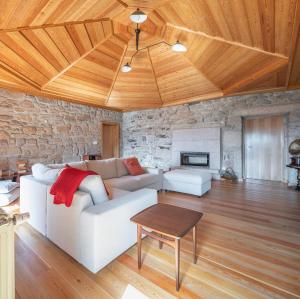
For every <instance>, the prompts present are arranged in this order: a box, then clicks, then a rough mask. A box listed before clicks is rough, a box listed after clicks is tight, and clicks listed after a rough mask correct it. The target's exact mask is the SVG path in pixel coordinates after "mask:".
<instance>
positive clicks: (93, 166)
mask: <svg viewBox="0 0 300 299" xmlns="http://www.w3.org/2000/svg"><path fill="white" fill-rule="evenodd" d="M86 163H87V167H88V170H93V171H95V172H97V173H98V174H99V175H101V177H102V179H103V180H107V179H111V178H116V177H117V166H116V159H115V158H112V159H106V160H90V161H87V162H86Z"/></svg>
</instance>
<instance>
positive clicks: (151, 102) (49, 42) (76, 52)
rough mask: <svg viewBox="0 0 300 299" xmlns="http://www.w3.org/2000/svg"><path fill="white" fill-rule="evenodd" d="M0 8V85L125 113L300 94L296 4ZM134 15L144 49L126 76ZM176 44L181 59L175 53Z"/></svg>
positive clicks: (33, 2)
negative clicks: (255, 95)
mask: <svg viewBox="0 0 300 299" xmlns="http://www.w3.org/2000/svg"><path fill="white" fill-rule="evenodd" d="M0 7H1V14H0V86H1V87H5V86H6V87H8V88H14V89H16V90H18V89H19V90H22V91H25V92H29V93H30V92H32V93H33V94H42V95H45V94H46V95H49V96H53V97H58V98H63V99H65V98H67V99H71V100H74V101H76V102H84V103H87V104H93V105H98V106H101V107H102V106H106V107H108V108H120V109H122V110H132V109H139V108H151V107H161V106H168V105H173V104H179V103H186V102H192V101H199V100H205V99H210V98H216V97H220V96H222V95H223V94H226V95H229V94H240V93H247V92H253V91H262V90H266V91H271V90H281V89H288V88H300V59H299V57H300V40H299V39H300V38H299V32H300V1H299V0H255V1H249V0H232V1H228V0H224V1H220V0H210V1H207V0H185V1H182V0H154V1H152V0H151V1H150V0H101V1H99V0H84V1H83V0H55V1H54V0H0ZM137 8H140V9H141V10H142V11H144V12H145V13H146V14H147V16H148V18H147V21H146V22H145V23H143V24H141V25H140V29H141V34H140V44H139V46H140V49H141V48H144V47H149V48H148V49H143V50H141V51H140V52H139V53H138V54H137V55H136V56H135V57H134V59H133V62H132V68H133V69H132V71H131V72H130V73H122V72H120V69H121V66H122V64H124V63H125V62H128V61H130V60H131V57H132V55H133V54H134V53H135V29H136V24H133V23H132V22H131V21H130V19H129V16H130V14H131V13H132V12H133V11H134V10H136V9H137ZM176 40H180V41H181V42H182V43H183V44H184V45H185V46H186V47H187V49H188V51H187V52H186V53H179V54H178V53H174V52H172V50H171V48H170V45H171V44H173V43H175V41H176ZM161 42H164V44H159V45H157V43H161ZM154 44H155V45H154ZM167 44H169V46H167Z"/></svg>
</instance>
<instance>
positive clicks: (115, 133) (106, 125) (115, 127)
mask: <svg viewBox="0 0 300 299" xmlns="http://www.w3.org/2000/svg"><path fill="white" fill-rule="evenodd" d="M101 132H102V159H109V158H119V157H120V125H119V124H118V123H113V122H102V124H101Z"/></svg>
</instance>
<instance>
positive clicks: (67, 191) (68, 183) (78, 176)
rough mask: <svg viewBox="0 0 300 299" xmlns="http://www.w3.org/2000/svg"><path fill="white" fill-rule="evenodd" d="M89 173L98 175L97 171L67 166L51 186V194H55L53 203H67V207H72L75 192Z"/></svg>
mask: <svg viewBox="0 0 300 299" xmlns="http://www.w3.org/2000/svg"><path fill="white" fill-rule="evenodd" d="M88 175H97V173H95V172H94V171H90V170H88V171H84V170H80V169H76V168H73V167H67V168H65V169H64V170H63V171H62V172H61V174H60V175H59V177H58V178H57V180H56V182H55V183H54V184H53V185H52V187H51V190H50V194H51V195H54V201H53V203H54V204H56V205H59V204H65V206H66V207H70V206H71V204H72V201H73V196H74V193H75V192H76V190H77V189H78V187H79V185H80V183H81V182H82V180H83V179H84V178H85V177H87V176H88Z"/></svg>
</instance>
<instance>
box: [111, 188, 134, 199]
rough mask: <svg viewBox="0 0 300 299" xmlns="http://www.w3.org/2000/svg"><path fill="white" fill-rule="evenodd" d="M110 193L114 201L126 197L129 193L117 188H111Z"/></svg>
mask: <svg viewBox="0 0 300 299" xmlns="http://www.w3.org/2000/svg"><path fill="white" fill-rule="evenodd" d="M111 193H112V199H115V198H119V197H122V196H124V195H127V194H129V193H131V192H130V191H127V190H122V189H118V188H111Z"/></svg>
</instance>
